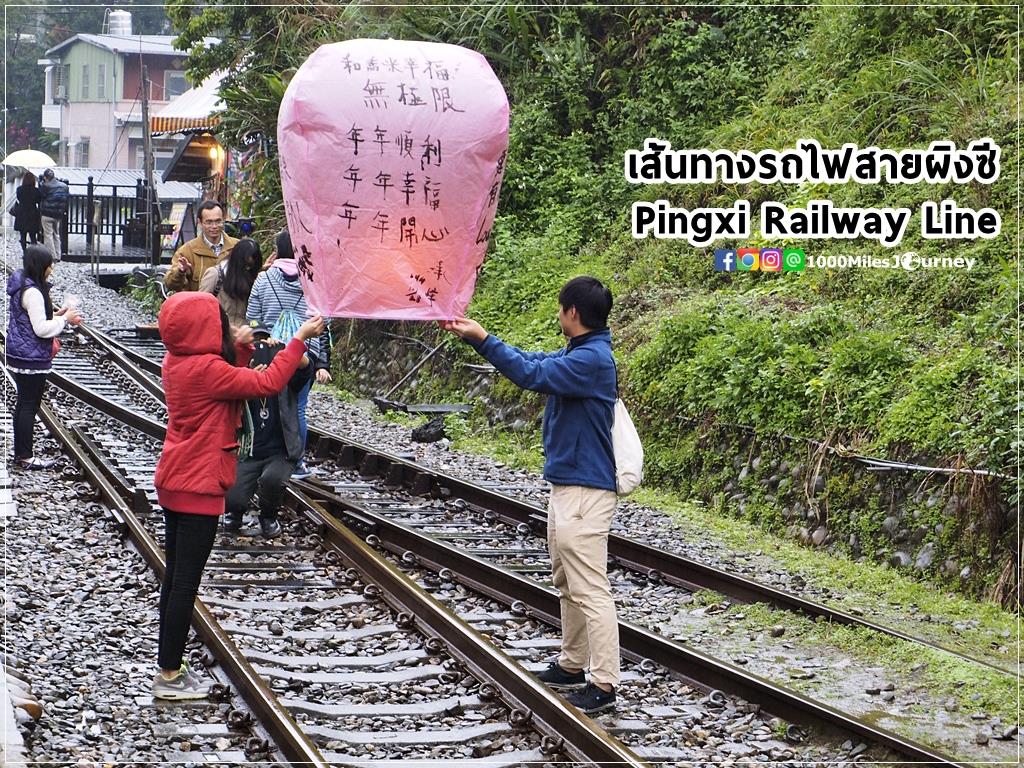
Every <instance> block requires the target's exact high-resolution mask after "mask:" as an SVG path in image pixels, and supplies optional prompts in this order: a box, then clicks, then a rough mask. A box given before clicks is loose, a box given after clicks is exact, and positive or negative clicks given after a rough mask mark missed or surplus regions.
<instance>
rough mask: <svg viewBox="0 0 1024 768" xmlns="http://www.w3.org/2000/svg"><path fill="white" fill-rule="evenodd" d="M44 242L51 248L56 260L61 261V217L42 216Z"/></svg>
mask: <svg viewBox="0 0 1024 768" xmlns="http://www.w3.org/2000/svg"><path fill="white" fill-rule="evenodd" d="M40 218H41V219H42V229H43V244H44V245H45V246H46V247H47V248H49V249H50V253H51V254H53V260H54V261H60V219H55V218H53V217H52V216H42V217H40Z"/></svg>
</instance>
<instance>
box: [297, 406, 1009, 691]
mask: <svg viewBox="0 0 1024 768" xmlns="http://www.w3.org/2000/svg"><path fill="white" fill-rule="evenodd" d="M309 437H310V443H311V447H312V448H313V450H314V453H315V455H317V456H319V457H326V456H332V457H334V458H335V459H336V460H337V461H338V462H339V464H341V465H343V466H345V465H347V466H354V467H358V468H359V471H360V473H361V474H364V475H373V474H376V475H379V476H381V477H384V478H385V482H386V483H387V484H388V485H392V486H404V487H407V488H409V489H410V490H411V491H412V492H413V493H416V494H417V495H421V496H426V495H429V494H434V495H448V494H450V495H451V496H456V497H459V498H461V499H463V500H464V501H466V502H467V504H469V505H472V506H475V507H477V508H479V509H480V510H490V511H492V512H494V513H495V514H497V515H498V517H499V518H502V519H504V520H505V521H506V522H511V523H513V524H518V523H526V524H527V525H529V526H530V527H531V528H532V529H533V531H534V532H535V533H537V534H538V535H541V536H543V535H544V532H545V531H546V530H547V511H546V510H545V509H543V508H542V507H538V506H536V505H534V504H530V503H528V502H525V501H522V500H520V499H516V498H513V497H511V496H509V495H507V494H503V493H499V492H498V491H494V490H492V489H490V488H486V487H484V486H481V485H478V484H476V483H472V482H469V481H466V480H461V479H459V478H457V477H454V476H452V475H449V474H446V473H444V472H441V471H438V470H434V469H432V468H430V467H426V466H424V465H422V464H417V463H416V462H413V461H410V460H408V459H404V458H401V457H399V456H394V455H392V454H389V453H387V452H385V451H381V450H379V449H376V448H371V447H369V446H367V445H363V444H361V443H358V442H355V441H353V440H351V439H350V438H346V437H342V436H341V435H338V434H336V433H333V432H328V431H325V430H321V429H317V428H315V427H313V426H312V425H310V428H309ZM608 555H609V559H610V560H612V561H613V562H617V563H619V564H621V565H623V566H624V567H626V568H628V569H631V570H635V571H639V572H641V573H646V574H647V575H648V576H649V577H650V578H652V579H657V580H663V581H666V582H669V583H673V584H676V585H678V586H682V587H685V588H687V589H690V590H694V591H696V590H699V589H709V590H713V591H715V592H718V593H720V594H723V595H726V596H728V597H731V598H733V599H735V600H737V601H740V602H744V603H754V602H762V603H768V604H770V605H772V606H774V607H776V608H780V609H783V610H787V611H791V612H794V613H802V614H805V615H807V616H811V617H813V618H817V617H823V618H825V619H827V620H828V621H830V622H834V623H836V624H841V625H845V626H855V627H863V628H865V629H869V630H871V631H873V632H877V633H879V634H883V635H888V636H889V637H893V638H896V639H899V640H903V641H906V642H910V643H916V644H918V645H923V646H926V647H928V648H931V649H932V650H934V651H939V652H942V653H948V654H950V655H951V656H955V657H956V658H958V659H961V660H963V661H967V662H970V663H972V664H979V665H982V666H985V667H988V668H989V669H992V670H994V671H996V672H999V673H1001V674H1004V675H1013V674H1016V673H1014V672H1012V671H1011V670H1008V669H1006V668H1004V667H1001V666H999V665H998V664H995V663H993V662H990V661H986V660H985V659H979V658H975V657H974V656H969V655H967V654H964V653H962V652H960V651H957V650H955V649H953V648H949V647H947V646H945V645H942V644H941V643H936V642H933V641H931V640H927V639H925V638H921V637H917V636H915V635H911V634H909V633H907V632H903V631H902V630H898V629H894V628H893V627H889V626H886V625H884V624H880V623H878V622H875V621H871V620H870V619H866V618H863V617H860V616H855V615H854V614H852V613H849V612H846V611H842V610H839V609H838V608H832V607H830V606H828V605H824V604H823V603H818V602H816V601H814V600H808V599H806V598H803V597H800V596H798V595H794V594H791V593H788V592H784V591H783V590H780V589H776V588H775V587H770V586H768V585H766V584H762V583H760V582H758V581H756V580H754V579H748V578H745V577H743V576H739V575H737V574H734V573H729V572H728V571H724V570H721V569H719V568H716V567H714V566H711V565H707V564H705V563H701V562H698V561H696V560H693V559H691V558H688V557H685V556H683V555H680V554H677V553H674V552H669V551H667V550H664V549H660V548H658V547H652V546H650V545H649V544H644V543H642V542H639V541H636V540H635V539H630V538H628V537H626V536H621V535H619V534H616V533H611V534H609V536H608Z"/></svg>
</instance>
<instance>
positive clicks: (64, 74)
mask: <svg viewBox="0 0 1024 768" xmlns="http://www.w3.org/2000/svg"><path fill="white" fill-rule="evenodd" d="M67 98H68V65H67V64H57V65H56V66H55V67H54V68H53V100H54V101H55V102H57V103H60V102H62V101H66V100H67Z"/></svg>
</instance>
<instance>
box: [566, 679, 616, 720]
mask: <svg viewBox="0 0 1024 768" xmlns="http://www.w3.org/2000/svg"><path fill="white" fill-rule="evenodd" d="M565 700H566V701H568V702H569V703H570V704H572V705H573V706H574V707H576V708H577V709H581V710H583V714H585V715H596V714H597V713H599V712H607V711H608V710H609V709H615V689H614V688H612V690H611V691H608V692H607V693H606V692H605V691H602V690H601V689H600V688H598V687H597V686H596V685H594V684H593V683H589V684H588V685H587V687H586V688H584V689H583V690H582V691H576V693H574V694H571V695H570V696H566V697H565Z"/></svg>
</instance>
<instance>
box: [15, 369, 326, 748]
mask: <svg viewBox="0 0 1024 768" xmlns="http://www.w3.org/2000/svg"><path fill="white" fill-rule="evenodd" d="M4 374H5V375H6V376H7V378H8V380H9V381H11V384H12V386H13V381H12V380H11V377H10V373H9V371H8V370H7V368H6V367H4ZM108 405H109V403H108ZM39 415H40V418H41V419H42V421H43V423H44V424H45V425H46V427H47V429H48V430H49V431H50V434H51V435H53V437H54V438H55V439H56V440H57V441H58V442H59V443H60V444H61V445H63V446H64V449H65V450H66V451H67V452H68V454H69V455H70V456H71V458H72V460H73V461H74V462H75V463H76V464H78V466H79V467H81V469H82V472H83V473H84V474H85V476H86V478H87V479H88V480H89V482H91V483H93V484H94V485H95V487H96V488H97V489H98V490H99V492H100V494H101V495H102V497H103V498H104V499H105V500H106V502H107V503H108V504H109V505H110V508H111V511H112V513H113V515H114V518H115V519H116V520H117V523H118V526H119V527H121V528H122V529H123V530H124V531H126V532H127V533H128V535H129V537H130V538H131V540H132V542H133V543H134V544H135V546H136V548H137V549H138V551H139V553H140V554H141V555H142V557H143V559H144V560H145V561H146V563H147V564H148V565H149V567H150V568H152V569H153V571H154V572H155V573H156V575H157V577H158V578H159V579H160V580H161V581H163V579H164V574H165V573H166V570H167V564H166V561H165V559H164V555H163V552H162V551H161V549H160V546H159V545H158V544H157V542H156V540H155V539H153V537H152V536H151V535H150V534H149V532H148V531H147V530H146V529H145V527H144V526H143V524H142V522H141V521H140V520H139V519H138V517H137V516H136V514H135V512H134V511H133V510H132V508H131V507H129V506H128V504H127V502H126V500H125V499H126V497H127V498H133V503H135V504H138V503H139V501H140V499H139V498H138V496H137V495H134V496H133V489H132V488H131V487H129V486H128V485H126V484H124V483H123V482H122V483H119V484H116V483H115V480H114V479H112V478H111V477H110V473H109V470H108V471H104V470H103V469H101V465H102V464H104V463H105V462H104V460H103V458H102V456H100V455H99V454H98V453H93V451H94V450H95V448H93V449H92V450H90V449H89V448H88V447H86V446H84V445H83V444H81V442H80V440H79V439H78V438H76V435H75V434H74V433H73V432H72V431H71V430H69V429H68V428H66V427H65V426H64V425H63V424H62V423H61V421H60V419H58V418H57V416H56V415H55V414H54V412H53V410H52V409H51V408H50V406H49V405H47V404H45V403H44V404H43V405H42V406H41V407H40V409H39ZM97 462H98V463H97ZM118 485H120V487H117V486H118ZM192 621H193V626H195V628H196V632H197V633H198V634H199V636H200V637H201V638H202V639H203V641H204V642H205V643H206V644H207V645H208V646H209V648H210V650H211V651H212V652H213V655H214V656H215V657H216V659H217V661H218V662H219V663H220V665H221V667H222V668H223V669H224V671H225V673H226V674H227V676H228V678H229V679H230V680H231V682H232V683H234V685H235V687H236V688H237V689H238V692H239V694H240V695H241V697H242V699H243V700H244V701H245V703H246V704H247V705H248V706H249V708H250V709H252V711H253V712H255V713H256V714H257V716H258V717H259V719H260V724H261V725H262V726H263V727H264V728H265V729H266V730H267V733H268V734H269V735H270V738H271V739H273V740H274V743H275V745H276V746H277V748H278V749H279V750H280V751H281V754H283V755H284V756H285V757H286V758H287V759H288V760H289V761H290V762H291V763H292V764H293V765H302V766H313V767H315V768H328V766H329V763H328V762H327V760H326V759H324V757H323V756H322V755H321V754H320V751H319V750H318V749H317V748H316V746H314V745H313V743H312V742H311V741H310V740H309V739H308V737H307V736H306V735H305V734H304V733H303V732H302V730H301V729H300V728H299V726H298V724H297V723H296V722H295V721H294V720H293V719H292V717H291V715H290V714H289V713H288V710H286V709H285V708H284V707H283V706H282V705H281V703H280V702H279V700H278V698H277V696H276V695H275V694H274V693H273V691H271V690H270V688H269V687H268V686H267V684H266V683H265V682H264V681H263V680H262V679H261V678H260V676H259V675H258V674H257V673H256V671H255V670H254V669H253V668H252V666H251V665H250V664H249V662H248V661H246V659H245V657H244V656H243V655H242V653H241V651H239V649H238V648H237V646H235V644H234V643H232V642H231V640H230V638H229V637H228V635H227V633H225V632H224V630H223V629H222V628H221V626H220V623H219V622H218V621H217V619H216V617H215V616H214V615H213V614H212V613H211V612H210V610H209V609H208V608H207V607H206V606H205V605H204V604H203V603H202V601H201V600H198V599H197V601H196V605H195V607H194V608H193V613H192Z"/></svg>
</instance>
